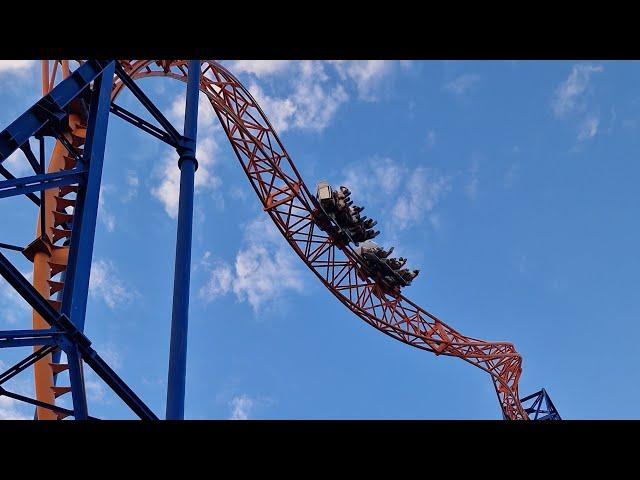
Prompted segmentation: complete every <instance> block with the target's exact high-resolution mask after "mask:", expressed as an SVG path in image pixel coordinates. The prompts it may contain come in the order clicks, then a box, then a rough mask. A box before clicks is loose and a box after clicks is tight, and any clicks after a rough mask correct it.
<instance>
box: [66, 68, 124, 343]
mask: <svg viewBox="0 0 640 480" xmlns="http://www.w3.org/2000/svg"><path fill="white" fill-rule="evenodd" d="M114 71H115V62H112V63H110V64H109V65H108V66H107V67H106V68H105V69H104V71H103V74H102V75H101V76H100V77H98V78H97V79H96V81H95V85H94V92H93V94H92V97H91V104H90V106H89V120H88V123H87V137H86V139H85V146H84V155H83V159H82V160H83V163H84V165H83V167H84V168H86V169H88V172H87V176H86V182H85V184H84V185H83V187H84V188H80V190H79V191H78V196H77V198H76V204H75V210H74V220H73V235H72V236H71V245H70V247H69V262H68V264H67V270H66V276H65V282H64V290H63V294H62V307H61V312H62V313H64V314H66V315H67V316H68V317H69V318H70V319H71V321H72V322H73V323H74V324H75V325H76V327H77V328H78V330H80V331H81V332H82V331H83V330H84V320H85V313H86V309H87V295H88V293H89V275H90V273H91V259H92V257H93V239H94V237H95V233H96V219H97V216H98V201H99V197H100V182H101V179H102V165H103V161H104V147H105V143H106V140H107V125H108V122H109V106H110V105H111V89H112V86H113V75H114Z"/></svg>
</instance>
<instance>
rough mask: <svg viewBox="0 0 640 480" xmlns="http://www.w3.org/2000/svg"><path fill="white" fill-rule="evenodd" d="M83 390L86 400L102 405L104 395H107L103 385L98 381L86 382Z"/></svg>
mask: <svg viewBox="0 0 640 480" xmlns="http://www.w3.org/2000/svg"><path fill="white" fill-rule="evenodd" d="M84 386H85V390H86V392H87V399H88V400H90V401H93V402H96V403H104V398H105V394H106V393H107V391H106V389H105V388H104V385H103V384H102V383H101V382H99V381H98V380H86V381H85V384H84Z"/></svg>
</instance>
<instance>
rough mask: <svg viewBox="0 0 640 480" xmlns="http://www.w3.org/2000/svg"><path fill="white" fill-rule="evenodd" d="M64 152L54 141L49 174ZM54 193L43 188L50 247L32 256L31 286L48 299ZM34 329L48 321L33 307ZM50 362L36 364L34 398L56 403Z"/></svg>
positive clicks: (43, 413) (44, 413)
mask: <svg viewBox="0 0 640 480" xmlns="http://www.w3.org/2000/svg"><path fill="white" fill-rule="evenodd" d="M65 152H66V149H65V147H64V146H63V145H62V144H61V143H60V142H56V144H55V146H54V148H53V153H52V155H51V160H50V161H49V167H48V169H47V171H48V172H49V173H53V172H58V171H60V170H63V169H64V154H65ZM57 195H58V189H57V188H54V189H49V190H45V202H44V203H45V212H44V225H45V232H44V237H45V238H46V240H45V242H46V243H47V244H48V245H47V246H48V248H49V252H37V253H36V254H35V256H34V259H33V286H34V287H35V289H36V290H38V292H39V293H40V294H41V295H42V296H43V297H44V298H47V299H48V298H49V292H50V287H49V280H50V279H51V266H50V264H49V262H50V261H51V253H50V252H51V250H52V248H53V246H52V245H51V230H52V229H53V226H54V221H55V219H54V215H53V211H54V209H55V204H56V202H55V196H57ZM40 235H41V231H40V214H38V218H37V220H36V238H38V237H40ZM33 328H34V329H41V328H49V324H48V323H47V322H45V321H44V319H43V318H42V317H41V316H40V315H39V314H38V313H37V312H36V311H35V310H34V311H33ZM39 348H40V346H35V347H34V351H35V350H38V349H39ZM51 363H52V355H51V354H48V355H47V356H45V357H44V358H42V359H41V360H39V361H38V362H36V363H35V365H34V378H35V389H36V399H37V400H40V401H41V402H46V403H51V404H55V392H54V390H53V387H54V384H53V369H52V368H51V365H50V364H51ZM36 413H37V417H38V419H39V420H56V419H57V415H56V413H55V412H53V411H51V410H49V409H47V408H43V407H37V410H36Z"/></svg>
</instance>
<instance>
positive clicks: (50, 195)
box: [32, 60, 86, 420]
mask: <svg viewBox="0 0 640 480" xmlns="http://www.w3.org/2000/svg"><path fill="white" fill-rule="evenodd" d="M58 64H60V65H62V77H63V78H66V77H67V76H69V74H70V71H69V62H68V60H63V61H59V60H54V67H53V71H52V72H51V75H50V73H49V60H42V94H43V95H47V94H48V93H49V92H50V91H51V89H52V88H53V85H54V83H55V81H56V74H57V70H58V68H57V67H58ZM69 128H70V130H71V131H70V133H66V134H65V137H66V139H67V140H68V141H69V142H70V143H71V144H72V145H74V146H76V147H79V146H82V144H83V143H84V137H85V134H86V128H85V125H84V123H83V121H82V118H81V117H80V116H79V115H78V114H75V113H71V114H70V115H69ZM69 158H70V157H69V154H68V152H67V149H66V148H65V146H64V145H63V144H62V143H60V142H59V141H56V143H55V145H54V147H53V151H52V153H51V157H50V159H49V165H48V167H47V172H48V173H54V172H59V171H61V170H66V169H70V168H73V166H74V165H73V162H72V161H70V160H69ZM67 188H68V187H67ZM66 194H67V193H66V192H65V193H63V192H61V189H60V188H53V189H49V190H45V192H44V195H45V201H44V208H45V210H44V226H45V232H41V229H40V212H38V217H37V221H36V238H42V239H43V241H44V245H45V248H42V249H41V251H37V252H36V253H35V254H34V257H33V286H34V287H35V289H36V290H37V291H38V292H39V293H40V294H41V295H42V296H43V297H44V298H46V299H48V300H49V302H50V303H51V305H52V306H53V307H54V308H55V309H58V310H59V308H60V304H59V303H58V302H57V301H56V300H55V299H53V298H51V297H52V296H55V295H57V293H58V292H59V291H60V290H61V288H62V287H63V283H62V282H60V281H55V280H53V278H54V277H56V275H60V274H61V273H62V272H63V271H64V270H65V269H66V266H67V261H68V256H69V247H68V246H63V245H56V230H58V229H57V228H56V227H58V226H59V225H57V223H59V222H56V217H61V216H62V215H65V214H66V212H65V207H64V204H66V203H71V204H73V200H68V199H66V200H68V201H67V202H64V200H62V201H61V199H62V198H63V197H65V195H66ZM61 214H62V215H61ZM65 218H69V217H65ZM71 218H72V217H71ZM32 323H33V328H34V329H43V328H49V325H48V324H47V323H46V322H45V321H44V319H43V318H42V317H41V316H40V315H39V314H38V313H37V312H36V311H35V310H34V311H33V313H32ZM39 348H40V346H35V347H34V351H35V350H37V349H39ZM66 369H67V365H65V364H54V363H53V358H52V354H48V355H46V356H45V357H43V358H42V359H40V360H39V361H38V362H36V363H35V364H34V382H35V391H36V399H37V400H40V401H42V402H46V403H49V404H52V405H55V401H56V397H57V396H60V395H62V394H64V393H67V392H68V390H67V389H68V387H60V386H56V385H55V384H54V380H53V379H54V373H60V372H62V371H64V370H66ZM36 418H37V419H38V420H57V419H59V418H61V417H60V416H59V415H58V414H57V413H55V412H53V411H51V410H49V409H47V408H44V407H37V408H36Z"/></svg>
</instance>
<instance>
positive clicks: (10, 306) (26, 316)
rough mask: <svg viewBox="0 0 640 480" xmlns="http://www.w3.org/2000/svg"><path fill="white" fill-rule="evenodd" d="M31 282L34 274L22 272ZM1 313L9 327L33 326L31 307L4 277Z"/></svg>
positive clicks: (0, 294)
mask: <svg viewBox="0 0 640 480" xmlns="http://www.w3.org/2000/svg"><path fill="white" fill-rule="evenodd" d="M21 273H22V275H24V277H25V278H26V279H27V280H29V282H31V279H32V278H33V272H31V271H30V272H21ZM0 311H1V312H2V319H3V321H4V322H5V323H7V324H9V325H16V324H22V325H23V326H25V328H26V325H27V323H26V322H28V324H29V325H30V324H31V313H32V309H31V306H30V305H29V304H28V303H27V301H26V300H24V299H23V298H22V297H21V296H20V295H19V294H18V292H16V291H15V290H14V289H13V288H12V287H11V285H9V284H8V283H7V282H6V280H5V279H4V278H3V277H0Z"/></svg>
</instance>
